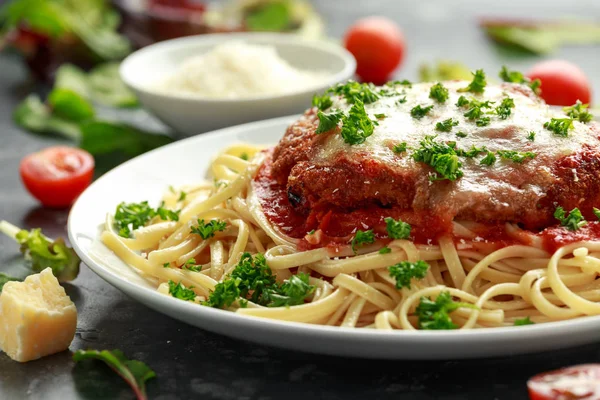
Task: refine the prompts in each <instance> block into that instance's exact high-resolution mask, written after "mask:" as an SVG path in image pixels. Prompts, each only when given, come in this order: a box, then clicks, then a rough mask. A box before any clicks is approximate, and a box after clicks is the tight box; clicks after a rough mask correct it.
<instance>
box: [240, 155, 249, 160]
mask: <svg viewBox="0 0 600 400" xmlns="http://www.w3.org/2000/svg"><path fill="white" fill-rule="evenodd" d="M240 158H241V159H242V160H244V161H248V153H242V154H240Z"/></svg>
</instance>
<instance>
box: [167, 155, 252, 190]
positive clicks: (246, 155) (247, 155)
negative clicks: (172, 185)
mask: <svg viewBox="0 0 600 400" xmlns="http://www.w3.org/2000/svg"><path fill="white" fill-rule="evenodd" d="M244 154H246V153H244ZM242 155H243V154H242ZM247 156H248V155H246V157H247ZM246 159H247V158H246ZM186 197H187V193H186V192H184V191H183V190H182V191H181V192H180V193H179V198H178V199H177V201H185V198H186Z"/></svg>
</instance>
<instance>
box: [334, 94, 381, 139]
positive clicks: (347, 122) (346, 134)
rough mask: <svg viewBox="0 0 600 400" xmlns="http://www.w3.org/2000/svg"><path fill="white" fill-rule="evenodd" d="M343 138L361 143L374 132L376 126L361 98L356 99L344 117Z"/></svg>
mask: <svg viewBox="0 0 600 400" xmlns="http://www.w3.org/2000/svg"><path fill="white" fill-rule="evenodd" d="M342 123H343V125H342V131H341V134H342V138H343V139H344V142H346V143H348V144H361V143H364V142H365V140H366V139H367V138H368V137H369V136H371V135H372V134H373V130H374V129H375V127H374V126H373V121H371V120H370V119H369V116H368V115H367V112H366V111H365V106H364V104H363V103H362V101H360V100H356V102H355V103H354V105H353V106H352V108H350V111H349V113H348V116H345V115H344V116H343V118H342Z"/></svg>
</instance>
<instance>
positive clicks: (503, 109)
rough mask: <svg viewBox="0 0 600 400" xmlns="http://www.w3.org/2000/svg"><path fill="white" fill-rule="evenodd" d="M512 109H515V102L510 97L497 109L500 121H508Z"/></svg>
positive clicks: (503, 100)
mask: <svg viewBox="0 0 600 400" xmlns="http://www.w3.org/2000/svg"><path fill="white" fill-rule="evenodd" d="M511 108H515V101H514V100H513V99H511V98H510V97H505V98H504V99H502V102H501V103H500V105H499V106H498V107H496V114H498V117H500V119H507V118H508V117H509V116H510V113H511Z"/></svg>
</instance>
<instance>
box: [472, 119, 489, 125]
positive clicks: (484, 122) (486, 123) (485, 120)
mask: <svg viewBox="0 0 600 400" xmlns="http://www.w3.org/2000/svg"><path fill="white" fill-rule="evenodd" d="M475 124H476V125H477V126H487V125H489V124H490V117H481V118H479V119H478V120H477V121H475Z"/></svg>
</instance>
